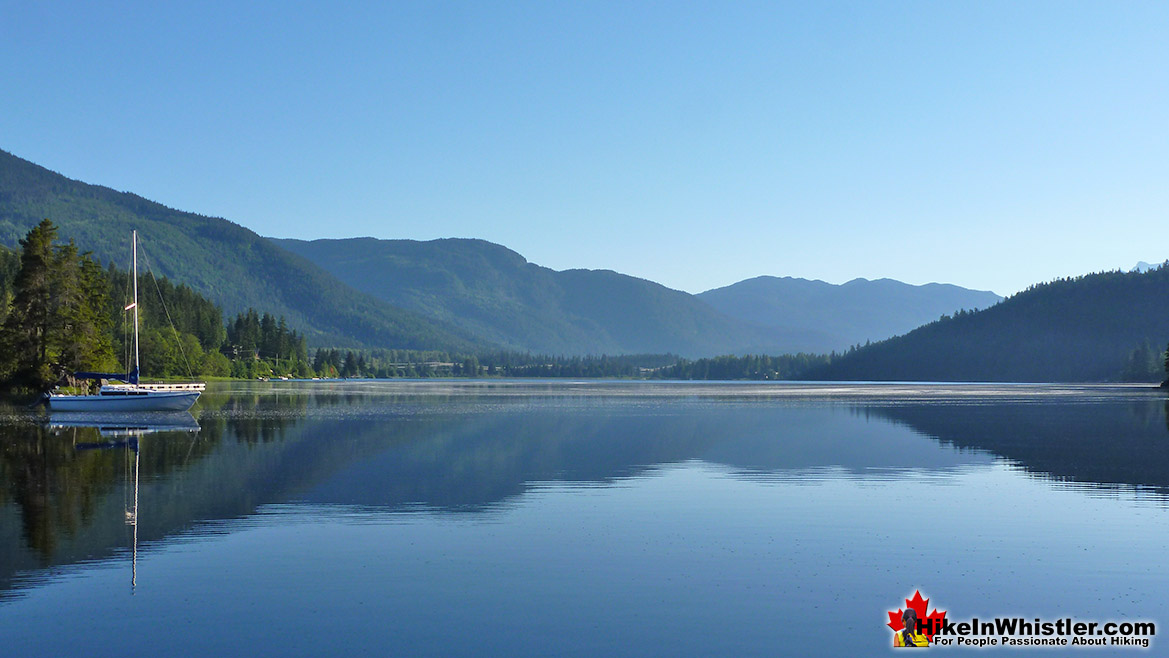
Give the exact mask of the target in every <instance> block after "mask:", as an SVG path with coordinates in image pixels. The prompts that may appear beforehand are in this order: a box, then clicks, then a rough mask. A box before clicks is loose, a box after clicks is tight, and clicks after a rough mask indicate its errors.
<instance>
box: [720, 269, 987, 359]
mask: <svg viewBox="0 0 1169 658" xmlns="http://www.w3.org/2000/svg"><path fill="white" fill-rule="evenodd" d="M698 297H699V298H700V299H702V300H703V301H705V302H707V303H708V304H710V305H711V306H713V307H714V308H716V309H718V310H719V311H721V312H722V313H723V314H725V315H728V316H730V317H733V318H738V319H740V320H743V321H745V322H750V323H752V324H756V325H759V326H765V327H775V328H777V329H780V330H783V329H789V328H794V327H818V328H819V329H820V331H821V333H822V336H823V339H824V340H825V341H826V342H822V343H817V344H811V345H801V346H800V348H801V349H802V350H803V351H809V352H829V351H831V350H843V349H845V348H847V347H848V346H851V345H859V344H864V343H865V342H867V341H876V340H883V339H885V338H889V337H891V336H895V335H897V334H902V333H905V332H907V331H910V330H911V329H915V328H917V327H919V326H921V325H923V324H925V323H927V322H931V321H933V320H937V319H938V318H939V317H941V316H942V315H945V314H949V313H953V312H955V311H958V310H961V309H966V310H974V309H982V308H987V307H989V306H993V305H994V304H997V303H998V302H1000V301H1002V297H1000V296H998V295H996V294H995V293H993V292H989V291H982V290H969V289H967V288H961V287H959V286H955V285H950V284H942V283H927V284H925V285H920V286H915V285H911V284H908V283H902V282H900V281H895V280H893V279H876V280H872V281H870V280H868V279H859V278H858V279H853V280H852V281H849V282H847V283H843V284H840V285H834V284H831V283H826V282H824V281H819V280H808V279H797V278H793V277H782V278H780V277H774V276H760V277H755V278H753V279H747V280H745V281H740V282H738V283H735V284H732V285H729V286H726V287H723V288H716V289H714V290H708V291H706V292H703V293H699V294H698Z"/></svg>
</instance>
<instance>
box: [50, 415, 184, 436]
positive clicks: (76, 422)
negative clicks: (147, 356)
mask: <svg viewBox="0 0 1169 658" xmlns="http://www.w3.org/2000/svg"><path fill="white" fill-rule="evenodd" d="M45 425H46V426H47V428H48V429H49V430H50V431H53V430H60V429H68V428H83V427H88V428H93V429H96V430H97V432H98V434H99V435H101V436H103V437H137V436H142V435H144V434H151V433H155V432H198V431H199V422H198V421H196V420H195V417H194V416H192V415H191V412H189V411H178V412H175V411H140V412H122V413H118V412H106V413H92V412H80V411H51V412H49V415H48V418H47V419H46V421H45Z"/></svg>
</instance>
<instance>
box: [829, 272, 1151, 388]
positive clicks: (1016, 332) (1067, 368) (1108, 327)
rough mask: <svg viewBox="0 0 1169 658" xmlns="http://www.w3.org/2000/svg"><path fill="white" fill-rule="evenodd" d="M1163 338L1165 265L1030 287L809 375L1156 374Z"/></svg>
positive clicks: (1014, 377)
mask: <svg viewBox="0 0 1169 658" xmlns="http://www.w3.org/2000/svg"><path fill="white" fill-rule="evenodd" d="M1166 341H1169V267H1160V268H1157V269H1154V270H1150V271H1148V272H1145V273H1141V272H1119V271H1117V272H1103V273H1098V274H1089V275H1086V276H1081V277H1076V278H1070V279H1060V280H1057V281H1052V282H1051V283H1045V284H1040V285H1036V286H1032V287H1031V288H1028V289H1027V290H1025V291H1023V292H1021V293H1019V294H1017V295H1014V296H1012V297H1010V298H1008V299H1006V300H1005V301H1003V302H1001V303H999V304H997V305H995V306H992V307H990V308H988V309H986V310H984V311H979V312H977V313H959V314H957V315H955V316H954V317H951V318H946V319H942V320H939V321H935V322H932V323H930V324H928V325H926V326H923V327H920V328H918V329H916V330H914V331H911V332H909V333H908V334H905V335H903V336H898V337H896V338H892V339H889V340H886V341H882V342H880V343H874V344H872V345H870V346H868V347H864V348H862V349H859V350H856V351H854V352H852V353H850V354H848V355H846V356H844V357H843V358H840V359H837V360H836V361H834V362H833V363H831V364H830V365H828V366H825V367H823V368H820V369H817V370H814V371H813V372H812V373H811V376H812V377H814V378H818V379H848V380H857V379H859V380H916V381H1020V382H1021V381H1032V382H1055V381H1065V382H1073V381H1114V380H1118V379H1131V380H1144V381H1153V380H1156V379H1157V378H1159V376H1160V373H1161V366H1160V364H1159V363H1158V361H1159V357H1160V353H1161V351H1162V350H1163V349H1164V347H1165V344H1166Z"/></svg>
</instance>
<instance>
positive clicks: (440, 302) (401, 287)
mask: <svg viewBox="0 0 1169 658" xmlns="http://www.w3.org/2000/svg"><path fill="white" fill-rule="evenodd" d="M273 242H274V243H275V244H277V245H279V246H280V247H282V248H284V249H287V250H288V251H291V252H293V253H296V254H299V255H301V256H304V257H305V258H307V259H308V260H310V261H312V262H313V263H316V264H317V265H319V266H321V267H322V268H324V269H326V270H328V271H329V272H330V273H332V274H334V275H336V276H337V278H339V279H340V280H342V281H344V282H346V283H347V284H349V285H351V286H353V287H354V288H357V289H358V290H361V291H362V292H365V293H368V294H370V295H372V296H374V297H377V298H378V299H381V300H383V301H386V302H389V303H390V304H393V305H394V306H398V307H401V308H404V309H409V310H412V311H415V312H417V313H419V314H421V315H425V316H426V317H428V318H432V319H435V320H437V321H441V322H444V323H449V324H451V325H455V326H458V327H460V328H462V329H464V330H465V331H467V332H469V333H472V334H474V335H476V336H480V337H481V338H483V339H484V340H490V341H493V342H496V343H499V344H502V345H505V346H507V347H509V348H512V349H519V350H530V351H534V352H542V353H551V354H589V353H592V354H598V353H608V354H619V353H626V354H632V353H645V352H656V353H661V352H673V353H675V354H681V355H684V356H705V355H713V354H727V353H747V352H772V353H776V352H779V353H782V352H786V351H789V350H790V349H792V348H791V346H793V345H800V344H810V343H813V342H815V341H817V340H822V337H821V336H820V335H819V332H818V331H816V330H815V329H803V328H790V329H784V330H778V331H777V330H774V329H770V328H763V327H755V326H751V325H748V324H747V323H744V322H741V321H739V320H735V319H733V318H728V317H726V316H724V315H722V314H720V313H719V312H717V311H716V310H714V309H713V308H711V307H710V306H709V305H708V304H706V303H705V302H703V301H702V300H700V299H697V298H695V297H694V296H693V295H690V294H687V293H684V292H681V291H678V290H671V289H669V288H666V287H665V286H662V285H659V284H657V283H654V282H652V281H646V280H644V279H638V278H636V277H631V276H627V275H624V274H619V273H617V272H612V271H609V270H566V271H563V272H557V271H554V270H551V269H549V268H546V267H541V266H539V265H535V264H533V263H529V262H528V261H527V260H525V259H524V257H523V256H521V255H520V254H518V253H516V252H514V251H512V250H510V249H507V248H506V247H502V246H500V245H497V244H492V243H490V242H486V241H483V240H466V239H446V240H431V241H425V242H420V241H415V240H376V239H373V238H353V239H346V240H313V241H311V242H306V241H303V240H289V239H280V240H278V239H274V240H273Z"/></svg>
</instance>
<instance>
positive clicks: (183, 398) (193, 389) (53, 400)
mask: <svg viewBox="0 0 1169 658" xmlns="http://www.w3.org/2000/svg"><path fill="white" fill-rule="evenodd" d="M130 251H131V253H132V254H133V270H134V273H133V276H132V277H131V278H132V280H133V282H134V301H133V303H132V304H130V305H129V306H127V307H126V310H127V311H129V310H133V311H134V362H133V367H132V368H130V371H129V372H128V373H126V374H121V373H106V372H77V373H74V374H73V376H74V377H75V378H78V379H98V380H102V379H106V380H108V379H115V380H119V381H122V382H125V383H123V384H109V383H107V384H103V385H102V387H101V389H100V390H98V392H97V394H96V395H63V394H57V393H54V394H51V395H49V398H48V404H49V408H50V409H52V410H54V411H186V410H188V409H190V408H191V406H192V405H194V404H195V401H196V400H198V399H199V394H200V393H202V392H203V389H204V388H206V386H207V385H206V384H204V383H202V382H192V383H186V384H142V383H139V382H138V231H134V232H133V233H132V234H131V236H130Z"/></svg>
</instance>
